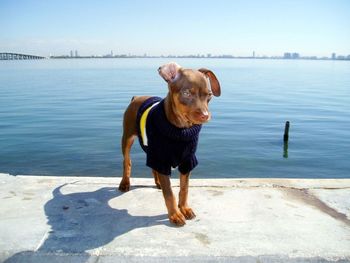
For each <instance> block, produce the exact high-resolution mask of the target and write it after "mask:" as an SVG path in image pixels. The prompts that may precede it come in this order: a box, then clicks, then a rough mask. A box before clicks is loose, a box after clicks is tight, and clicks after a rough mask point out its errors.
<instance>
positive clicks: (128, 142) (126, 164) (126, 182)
mask: <svg viewBox="0 0 350 263" xmlns="http://www.w3.org/2000/svg"><path fill="white" fill-rule="evenodd" d="M133 143H134V135H131V136H126V135H125V133H124V134H123V137H122V152H123V157H124V160H123V178H122V180H121V182H120V184H119V190H120V191H122V192H127V191H129V190H130V175H131V165H132V164H131V158H130V150H131V146H132V144H133Z"/></svg>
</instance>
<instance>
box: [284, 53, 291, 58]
mask: <svg viewBox="0 0 350 263" xmlns="http://www.w3.org/2000/svg"><path fill="white" fill-rule="evenodd" d="M283 58H284V59H291V58H292V54H290V53H288V52H286V53H284V55H283Z"/></svg>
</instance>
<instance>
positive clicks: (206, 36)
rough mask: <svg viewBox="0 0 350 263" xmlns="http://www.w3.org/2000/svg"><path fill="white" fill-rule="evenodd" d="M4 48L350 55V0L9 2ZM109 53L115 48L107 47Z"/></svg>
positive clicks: (0, 47)
mask: <svg viewBox="0 0 350 263" xmlns="http://www.w3.org/2000/svg"><path fill="white" fill-rule="evenodd" d="M0 9H1V11H2V15H1V17H0V24H1V25H2V36H1V37H0V52H18V53H30V54H36V55H41V56H46V57H48V56H50V55H54V56H57V55H62V54H66V52H67V50H79V55H81V56H89V55H91V54H98V55H103V54H105V53H106V50H114V52H115V54H117V53H118V54H129V53H130V54H136V55H138V56H142V55H143V54H145V53H146V54H148V55H149V56H161V55H163V56H166V55H168V54H177V55H186V54H213V55H214V56H218V55H221V54H233V55H235V56H250V55H251V54H252V52H253V51H255V53H256V55H257V56H269V57H270V56H277V55H278V56H279V55H281V54H283V53H284V52H286V51H287V52H291V53H293V52H297V53H300V54H303V55H304V56H310V57H312V56H317V57H329V56H330V55H331V53H336V54H341V55H344V56H347V55H348V54H350V16H349V15H348V14H349V13H350V1H347V0H333V1H331V0H317V1H316V0H310V1H302V0H295V1H292V0H284V1H277V0H276V1H273V0H266V1H258V0H250V1H243V0H236V1H229V0H221V1H219V2H213V1H206V0H202V1H184V0H179V1H177V2H174V3H173V2H165V1H160V0H155V1H142V0H134V1H112V0H106V1H103V2H102V1H100V2H97V1H96V2H95V1H89V0H87V1H82V0H76V1H68V0H60V1H58V0H53V1H39V0H27V1H23V0H2V1H1V2H0ZM107 52H108V51H107Z"/></svg>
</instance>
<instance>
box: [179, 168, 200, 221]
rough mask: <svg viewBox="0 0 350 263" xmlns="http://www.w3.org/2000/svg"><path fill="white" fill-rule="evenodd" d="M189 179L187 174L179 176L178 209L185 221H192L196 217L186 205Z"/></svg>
mask: <svg viewBox="0 0 350 263" xmlns="http://www.w3.org/2000/svg"><path fill="white" fill-rule="evenodd" d="M189 178H190V174H189V173H188V174H180V193H179V208H180V211H181V213H182V214H183V215H184V216H185V217H186V219H193V218H195V217H196V215H195V213H194V212H193V211H192V209H191V208H190V207H189V206H188V203H187V197H188V184H189Z"/></svg>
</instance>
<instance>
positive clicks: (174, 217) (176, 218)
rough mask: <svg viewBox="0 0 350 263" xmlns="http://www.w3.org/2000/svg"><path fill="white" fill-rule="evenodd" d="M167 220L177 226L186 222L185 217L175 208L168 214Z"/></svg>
mask: <svg viewBox="0 0 350 263" xmlns="http://www.w3.org/2000/svg"><path fill="white" fill-rule="evenodd" d="M169 220H170V222H171V223H173V224H175V225H177V226H183V225H185V224H186V218H185V217H184V215H183V214H182V213H181V212H180V211H179V210H176V212H174V213H172V214H171V215H169Z"/></svg>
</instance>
